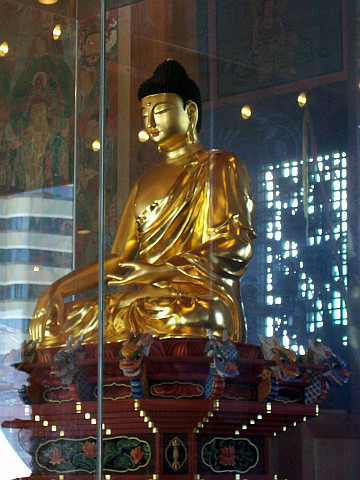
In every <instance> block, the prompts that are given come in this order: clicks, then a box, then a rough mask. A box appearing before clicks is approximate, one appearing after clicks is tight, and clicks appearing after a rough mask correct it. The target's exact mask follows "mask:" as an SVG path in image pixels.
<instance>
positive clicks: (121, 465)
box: [2, 398, 317, 480]
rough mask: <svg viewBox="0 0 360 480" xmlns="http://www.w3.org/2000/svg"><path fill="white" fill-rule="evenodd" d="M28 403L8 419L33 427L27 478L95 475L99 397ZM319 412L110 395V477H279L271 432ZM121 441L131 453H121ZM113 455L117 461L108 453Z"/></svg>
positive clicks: (85, 479) (106, 423)
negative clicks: (22, 414) (272, 469)
mask: <svg viewBox="0 0 360 480" xmlns="http://www.w3.org/2000/svg"><path fill="white" fill-rule="evenodd" d="M25 408H28V409H29V410H28V419H27V418H25V419H15V420H11V421H4V422H3V424H2V426H3V428H11V429H13V431H14V430H19V429H20V430H21V431H22V432H28V433H29V434H30V435H29V442H28V445H27V448H28V452H29V453H30V454H31V455H32V457H33V466H32V467H33V468H32V470H33V472H34V473H33V474H32V475H31V476H30V477H28V479H29V480H30V479H31V480H65V479H71V480H89V479H90V478H93V477H94V472H95V470H94V469H92V467H93V466H94V465H95V461H96V432H97V426H96V422H97V402H95V401H94V402H71V403H62V404H58V405H56V406H54V405H51V404H38V405H30V406H25ZM316 414H317V408H316V407H315V406H305V405H302V404H281V403H260V402H256V401H248V402H247V401H242V402H239V401H233V400H225V399H222V400H214V401H210V400H205V399H196V400H184V399H181V400H175V399H154V398H149V399H143V400H134V399H126V400H121V401H112V400H105V401H104V402H103V428H102V430H103V445H104V447H103V451H104V480H108V479H109V480H110V479H111V480H119V479H122V480H130V479H131V480H150V479H159V480H180V479H181V480H194V479H203V480H207V479H209V480H210V479H211V480H213V479H214V478H219V479H221V480H228V479H229V480H230V479H235V480H237V479H240V480H245V479H248V480H270V479H272V480H273V479H274V478H277V477H276V476H275V477H274V475H270V474H269V438H270V437H272V436H274V435H278V434H281V432H283V431H285V430H286V429H287V428H293V427H295V426H296V425H297V424H298V423H299V422H302V421H306V420H307V419H308V418H311V417H314V416H315V415H316ZM119 442H120V443H119ZM120 444H121V445H122V447H123V451H125V452H126V453H125V454H123V455H122V456H121V457H118V458H117V460H116V458H115V457H116V454H117V452H116V448H120V447H119V445H120ZM116 446H117V447H116ZM115 447H116V448H115ZM114 449H115V450H114ZM75 450H76V452H78V453H77V454H76V455H79V465H80V468H79V465H77V466H75V467H74V466H73V467H72V468H71V464H70V463H69V462H67V463H66V462H65V458H70V457H68V452H72V451H75ZM111 452H112V453H111ZM76 455H75V456H73V458H75V457H76ZM81 455H82V461H83V462H84V463H82V464H81V461H80V460H81V458H80V457H81ZM111 455H113V456H115V457H114V458H115V460H114V461H113V460H111V461H109V459H110V457H111ZM129 458H130V459H132V460H131V461H130V460H129ZM111 462H112V463H111ZM74 464H76V462H75V461H74ZM134 464H135V468H134ZM130 467H131V468H130ZM66 468H69V470H67V471H66ZM81 469H82V471H81ZM86 469H87V470H86ZM85 470H86V471H85ZM21 480H25V479H24V478H23V479H21Z"/></svg>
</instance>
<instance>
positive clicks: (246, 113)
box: [241, 105, 252, 120]
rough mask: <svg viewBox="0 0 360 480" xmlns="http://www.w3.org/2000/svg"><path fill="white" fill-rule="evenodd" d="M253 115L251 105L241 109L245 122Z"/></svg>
mask: <svg viewBox="0 0 360 480" xmlns="http://www.w3.org/2000/svg"><path fill="white" fill-rule="evenodd" d="M251 114H252V111H251V108H250V105H245V106H244V107H243V108H242V109H241V116H242V118H243V119H244V120H247V119H248V118H250V117H251Z"/></svg>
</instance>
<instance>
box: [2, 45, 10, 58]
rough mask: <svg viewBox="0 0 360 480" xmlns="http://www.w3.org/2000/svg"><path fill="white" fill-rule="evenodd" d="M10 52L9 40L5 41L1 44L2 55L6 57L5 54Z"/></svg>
mask: <svg viewBox="0 0 360 480" xmlns="http://www.w3.org/2000/svg"><path fill="white" fill-rule="evenodd" d="M8 52H9V45H8V44H7V42H3V43H2V44H1V45H0V57H5V55H6V54H7V53H8Z"/></svg>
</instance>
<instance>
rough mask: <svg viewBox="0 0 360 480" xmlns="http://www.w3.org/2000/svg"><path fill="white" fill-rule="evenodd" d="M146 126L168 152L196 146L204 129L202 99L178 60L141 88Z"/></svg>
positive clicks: (162, 66) (169, 62)
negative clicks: (202, 127)
mask: <svg viewBox="0 0 360 480" xmlns="http://www.w3.org/2000/svg"><path fill="white" fill-rule="evenodd" d="M138 99H139V100H140V101H141V111H142V116H143V119H144V126H145V129H146V131H147V132H148V134H149V135H150V137H151V138H152V140H153V141H154V142H155V143H156V144H157V145H158V146H159V147H162V148H165V149H166V150H169V151H171V150H173V149H176V148H179V147H181V146H182V145H183V144H184V143H186V142H187V143H195V142H196V141H197V132H198V131H199V130H200V127H201V96H200V91H199V88H198V86H197V85H196V83H195V82H194V81H193V80H191V78H189V76H188V75H187V73H186V71H185V70H184V68H183V67H182V66H181V65H180V64H179V63H178V62H176V61H175V60H166V61H165V62H163V63H161V64H160V65H159V66H158V67H157V68H156V70H155V71H154V73H153V75H152V77H151V78H149V79H148V80H145V82H143V83H142V84H141V86H140V88H139V91H138Z"/></svg>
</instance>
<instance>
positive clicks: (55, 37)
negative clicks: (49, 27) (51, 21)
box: [53, 23, 62, 40]
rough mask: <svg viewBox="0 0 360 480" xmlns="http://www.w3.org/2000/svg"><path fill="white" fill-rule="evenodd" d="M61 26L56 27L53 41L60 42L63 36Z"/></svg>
mask: <svg viewBox="0 0 360 480" xmlns="http://www.w3.org/2000/svg"><path fill="white" fill-rule="evenodd" d="M61 33H62V32H61V25H60V24H59V23H58V24H57V25H55V27H54V30H53V39H54V40H58V39H59V38H60V36H61Z"/></svg>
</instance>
